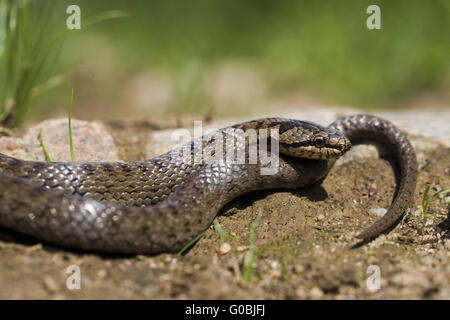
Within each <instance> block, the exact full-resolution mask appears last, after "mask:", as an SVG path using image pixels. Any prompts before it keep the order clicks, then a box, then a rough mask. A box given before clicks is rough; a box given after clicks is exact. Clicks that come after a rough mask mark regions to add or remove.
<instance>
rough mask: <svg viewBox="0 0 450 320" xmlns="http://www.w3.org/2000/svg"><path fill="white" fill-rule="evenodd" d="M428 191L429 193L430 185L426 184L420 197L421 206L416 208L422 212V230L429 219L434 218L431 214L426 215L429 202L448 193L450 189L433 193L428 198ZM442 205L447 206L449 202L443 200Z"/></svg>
mask: <svg viewBox="0 0 450 320" xmlns="http://www.w3.org/2000/svg"><path fill="white" fill-rule="evenodd" d="M429 191H430V184H426V186H425V191H424V193H423V197H422V204H420V205H418V206H417V208H418V209H419V210H420V211H421V212H422V219H423V220H422V229H423V227H424V226H425V224H426V223H427V221H428V220H429V219H433V218H434V216H433V215H432V214H431V213H428V206H429V205H430V202H431V201H433V199H434V198H436V197H437V196H438V195H440V194H443V193H449V192H450V188H449V189H445V190H441V191H438V192H436V193H434V194H433V195H432V196H430V197H428V193H429ZM442 203H444V204H448V203H450V201H447V200H445V199H444V200H442Z"/></svg>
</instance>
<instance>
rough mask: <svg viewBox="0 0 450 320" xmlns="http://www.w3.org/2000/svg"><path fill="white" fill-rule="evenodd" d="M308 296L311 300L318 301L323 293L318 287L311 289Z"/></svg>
mask: <svg viewBox="0 0 450 320" xmlns="http://www.w3.org/2000/svg"><path fill="white" fill-rule="evenodd" d="M309 294H310V296H311V298H312V299H320V298H322V297H323V291H322V290H320V289H319V288H318V287H314V288H312V289H311V292H310V293H309Z"/></svg>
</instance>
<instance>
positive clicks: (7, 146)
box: [0, 119, 119, 161]
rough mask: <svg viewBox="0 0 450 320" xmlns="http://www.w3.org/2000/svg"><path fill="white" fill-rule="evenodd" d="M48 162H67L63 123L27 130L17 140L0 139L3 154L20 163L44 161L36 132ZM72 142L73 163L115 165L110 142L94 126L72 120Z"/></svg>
mask: <svg viewBox="0 0 450 320" xmlns="http://www.w3.org/2000/svg"><path fill="white" fill-rule="evenodd" d="M41 128H42V137H43V141H44V145H45V148H46V149H47V152H48V154H49V156H50V159H51V160H52V161H71V157H70V144H69V131H68V120H67V119H56V120H46V121H44V122H41V123H39V124H37V125H36V126H34V127H31V128H30V129H28V131H27V132H26V134H25V135H24V136H22V137H19V138H10V137H1V138H0V150H2V152H3V153H5V154H7V155H10V156H12V157H16V158H19V159H24V160H37V161H45V156H44V152H43V151H42V147H41V145H40V142H39V130H40V129H41ZM72 139H73V146H74V153H75V160H76V161H119V158H118V155H117V149H116V146H115V144H114V141H113V138H112V137H111V135H110V134H109V132H108V131H107V130H106V128H105V127H104V126H103V125H102V124H100V123H98V122H87V121H81V120H75V119H72Z"/></svg>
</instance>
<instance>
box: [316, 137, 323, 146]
mask: <svg viewBox="0 0 450 320" xmlns="http://www.w3.org/2000/svg"><path fill="white" fill-rule="evenodd" d="M314 144H315V145H316V147H323V146H324V145H325V139H324V138H323V137H317V138H314Z"/></svg>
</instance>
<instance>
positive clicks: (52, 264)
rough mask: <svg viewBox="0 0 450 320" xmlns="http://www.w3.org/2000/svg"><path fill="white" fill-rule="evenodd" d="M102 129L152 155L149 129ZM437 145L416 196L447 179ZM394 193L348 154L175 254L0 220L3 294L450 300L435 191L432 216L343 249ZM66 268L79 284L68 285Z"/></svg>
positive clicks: (446, 240) (223, 220)
mask: <svg viewBox="0 0 450 320" xmlns="http://www.w3.org/2000/svg"><path fill="white" fill-rule="evenodd" d="M444 129H445V130H446V129H447V128H444ZM108 130H109V131H111V132H114V134H113V138H114V141H115V143H116V144H117V145H118V147H119V157H121V158H122V159H123V160H136V159H142V158H144V157H146V156H147V155H148V154H151V153H152V151H149V150H148V145H149V144H151V145H155V144H154V141H153V140H152V139H151V137H153V138H154V135H149V134H148V132H149V131H151V132H152V133H153V134H154V133H155V131H154V130H153V131H152V130H151V128H142V127H137V126H134V127H130V126H129V125H126V124H120V125H118V124H117V123H116V124H114V125H112V126H110V127H109V129H108ZM428 138H429V137H428ZM419 140H420V141H422V142H420V143H423V139H422V138H421V139H418V141H419ZM434 142H435V144H434V147H433V148H429V149H427V148H423V150H420V151H419V152H418V158H419V163H420V167H421V169H420V173H419V180H418V184H417V188H416V194H415V201H416V204H419V203H420V202H421V199H422V195H423V192H424V189H425V185H426V184H427V183H429V184H431V187H432V188H431V192H433V193H434V192H436V191H438V190H442V189H445V188H449V187H450V150H449V148H448V146H447V145H445V143H444V144H443V143H442V142H436V141H434ZM424 144H425V145H428V144H427V143H424ZM416 145H417V144H416ZM153 151H154V150H153ZM2 152H3V151H2ZM155 152H156V151H155ZM393 191H394V178H393V175H392V170H391V168H390V167H389V165H388V163H386V162H385V161H383V160H380V159H376V158H373V157H362V158H353V160H350V161H346V162H343V163H342V164H341V165H339V166H335V167H334V168H333V169H332V171H331V172H330V174H329V176H328V177H327V179H326V180H325V181H324V182H323V184H322V186H315V187H310V188H306V189H302V190H296V191H287V190H271V191H264V192H255V193H251V194H248V195H244V196H242V197H240V198H238V199H235V200H234V201H232V202H231V203H229V204H228V205H227V206H226V207H225V208H223V210H222V211H221V214H220V216H218V217H217V218H216V220H215V222H214V224H215V225H216V228H215V227H214V226H211V228H209V229H208V230H207V231H206V233H205V234H204V236H203V237H202V238H201V239H200V240H199V241H198V242H197V243H196V244H195V245H194V246H192V247H191V248H190V249H189V250H188V251H187V252H185V253H184V254H183V255H177V254H161V255H157V256H115V255H100V254H96V253H83V252H74V251H67V250H62V249H61V248H57V247H51V246H47V245H43V244H41V243H38V242H36V241H35V240H33V239H29V238H27V237H23V236H20V235H18V234H15V233H11V232H9V231H8V230H5V229H1V230H0V299H34V298H37V299H67V298H69V299H72V298H73V299H94V298H95V299H109V298H116V299H450V218H449V206H448V205H445V204H442V202H441V200H442V199H443V197H440V198H438V199H435V200H434V201H433V202H431V204H430V207H429V213H431V214H432V215H433V216H434V218H433V219H431V220H429V221H428V222H427V223H426V224H424V223H423V219H422V216H421V214H420V213H419V212H418V211H416V212H412V213H410V214H409V215H407V216H406V217H405V219H404V220H403V222H402V223H401V224H400V225H399V226H398V227H397V228H396V229H395V230H393V231H392V232H391V233H389V234H388V235H386V236H381V237H379V238H378V239H377V240H375V241H373V242H371V243H370V244H368V245H364V246H361V247H358V248H354V249H351V247H352V246H353V245H354V244H355V243H357V241H356V240H355V238H354V236H355V234H356V233H358V232H359V231H361V230H362V229H363V228H364V227H367V226H369V225H370V224H371V223H372V222H374V221H375V220H376V219H378V218H379V217H378V216H377V215H376V214H375V213H373V212H372V211H371V209H377V208H383V207H387V206H388V205H389V203H390V201H391V198H392V195H393ZM258 216H260V217H261V218H260V220H259V223H258V224H257V225H256V227H255V228H254V243H253V244H254V249H253V252H254V260H253V264H249V263H248V259H247V258H246V256H247V255H248V252H249V250H251V245H250V244H251V241H250V236H251V232H250V229H251V227H252V223H253V222H255V220H256V219H257V217H258ZM217 225H220V226H221V228H222V229H223V230H224V232H223V233H219V232H218V231H217ZM74 265H75V266H77V267H79V271H80V272H81V283H80V289H73V288H72V289H69V288H68V287H71V286H70V284H71V283H72V284H73V282H71V280H72V278H71V277H70V276H71V273H70V272H68V268H69V271H70V266H74ZM378 275H379V277H377V276H378ZM378 279H379V280H380V281H379V282H377V280H378ZM68 281H69V286H67V282H68ZM377 285H379V288H377Z"/></svg>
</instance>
